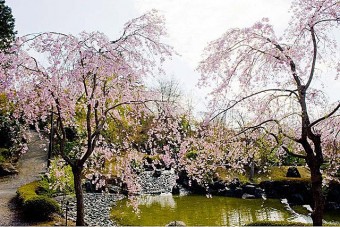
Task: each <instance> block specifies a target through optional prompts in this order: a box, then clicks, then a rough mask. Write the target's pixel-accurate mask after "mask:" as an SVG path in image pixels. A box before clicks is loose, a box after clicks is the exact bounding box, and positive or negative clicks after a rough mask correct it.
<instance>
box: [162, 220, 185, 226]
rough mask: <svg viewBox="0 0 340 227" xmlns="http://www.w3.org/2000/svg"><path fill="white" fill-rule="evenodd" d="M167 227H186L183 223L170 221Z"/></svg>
mask: <svg viewBox="0 0 340 227" xmlns="http://www.w3.org/2000/svg"><path fill="white" fill-rule="evenodd" d="M168 226H186V225H185V223H184V222H182V221H172V222H170V223H169V224H167V225H166V227H168Z"/></svg>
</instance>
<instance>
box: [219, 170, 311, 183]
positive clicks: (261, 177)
mask: <svg viewBox="0 0 340 227" xmlns="http://www.w3.org/2000/svg"><path fill="white" fill-rule="evenodd" d="M288 168H289V166H271V167H268V168H267V171H266V172H265V173H255V176H254V179H253V181H251V182H253V183H257V184H259V183H260V182H262V181H299V182H301V181H302V182H310V171H309V169H308V168H306V167H304V166H297V169H298V171H299V172H300V175H301V178H293V177H286V173H287V170H288ZM217 173H218V176H219V178H220V179H221V180H225V181H230V180H232V179H234V178H238V179H239V180H240V182H242V183H247V182H250V180H249V175H248V173H246V174H242V173H239V172H236V171H233V170H230V169H225V168H222V167H218V168H217Z"/></svg>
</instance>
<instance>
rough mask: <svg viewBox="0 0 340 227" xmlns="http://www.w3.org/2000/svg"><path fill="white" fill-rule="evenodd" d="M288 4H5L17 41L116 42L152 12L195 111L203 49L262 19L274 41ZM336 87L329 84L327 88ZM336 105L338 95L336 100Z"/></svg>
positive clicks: (14, 0) (200, 95)
mask: <svg viewBox="0 0 340 227" xmlns="http://www.w3.org/2000/svg"><path fill="white" fill-rule="evenodd" d="M290 3H291V0H30V1H28V0H6V4H7V5H9V6H10V7H11V8H12V13H13V15H14V17H15V19H16V23H15V25H16V30H17V31H18V35H19V36H20V35H24V34H28V33H35V32H45V31H58V32H63V33H72V34H77V33H79V32H81V31H84V30H85V31H101V32H104V33H105V34H106V35H108V36H109V37H110V38H112V39H115V38H117V37H118V36H119V34H120V31H121V30H122V28H123V24H124V23H125V22H127V21H128V20H130V19H132V18H134V17H137V16H140V15H141V14H143V13H145V12H147V11H149V10H151V9H157V10H159V11H160V13H161V14H163V15H164V16H165V18H166V25H167V29H168V32H169V44H171V45H173V46H174V47H175V49H176V51H177V52H178V53H179V54H180V56H178V57H175V58H174V60H173V61H172V62H171V63H169V64H168V65H167V67H166V71H167V73H168V75H169V76H173V77H174V78H176V79H177V80H178V81H179V83H180V85H181V87H182V89H183V91H184V93H185V94H186V95H187V96H188V97H189V98H192V99H193V104H194V105H197V106H198V107H197V109H199V110H202V109H203V107H204V105H205V104H206V103H207V102H206V101H205V100H204V97H205V94H206V91H199V90H198V89H197V88H196V87H195V85H196V83H197V81H198V79H199V74H198V73H197V72H195V68H196V67H197V63H198V61H199V60H200V56H201V53H202V50H203V48H204V47H205V46H206V44H207V43H208V42H209V41H212V40H213V39H216V38H218V37H219V36H220V35H221V34H222V33H223V32H225V31H226V30H227V29H228V28H232V27H245V26H249V25H252V24H253V23H254V22H255V21H258V20H260V19H261V18H263V17H268V18H269V19H270V21H271V23H272V24H273V25H274V29H275V30H276V32H277V33H278V34H277V35H278V36H279V35H280V34H281V33H282V32H283V30H284V28H285V27H286V25H287V24H288V21H289V18H290V17H289V14H288V9H289V7H290ZM337 86H338V87H340V83H336V84H335V85H334V84H333V88H331V89H334V90H335V89H337ZM337 96H338V97H337V99H339V95H337Z"/></svg>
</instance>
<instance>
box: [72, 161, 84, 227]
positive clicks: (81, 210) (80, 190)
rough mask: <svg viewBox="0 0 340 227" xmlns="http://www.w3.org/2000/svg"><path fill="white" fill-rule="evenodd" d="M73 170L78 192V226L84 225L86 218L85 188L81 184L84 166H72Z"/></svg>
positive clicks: (75, 186) (76, 191)
mask: <svg viewBox="0 0 340 227" xmlns="http://www.w3.org/2000/svg"><path fill="white" fill-rule="evenodd" d="M72 172H73V178H74V189H75V193H76V198H77V220H76V225H77V226H84V225H85V220H84V216H85V213H84V196H83V188H82V185H81V176H82V172H83V167H80V166H77V165H76V166H74V167H72Z"/></svg>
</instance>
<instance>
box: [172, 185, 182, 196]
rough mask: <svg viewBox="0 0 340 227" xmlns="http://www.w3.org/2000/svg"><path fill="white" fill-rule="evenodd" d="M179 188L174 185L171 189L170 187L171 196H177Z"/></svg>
mask: <svg viewBox="0 0 340 227" xmlns="http://www.w3.org/2000/svg"><path fill="white" fill-rule="evenodd" d="M179 191H180V190H179V186H178V185H177V184H176V185H174V186H173V187H172V189H171V193H172V194H173V195H179Z"/></svg>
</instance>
